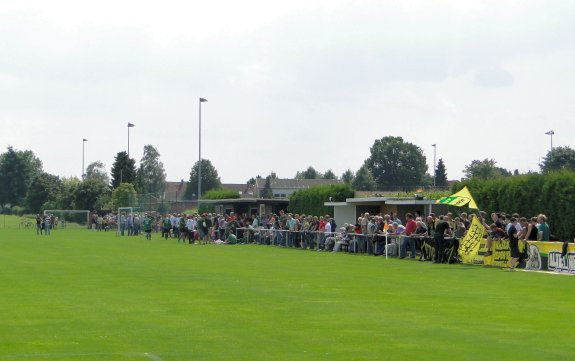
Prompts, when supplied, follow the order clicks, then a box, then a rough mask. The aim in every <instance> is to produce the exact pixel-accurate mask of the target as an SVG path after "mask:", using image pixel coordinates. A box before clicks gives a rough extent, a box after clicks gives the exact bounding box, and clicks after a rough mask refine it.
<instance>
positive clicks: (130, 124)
mask: <svg viewBox="0 0 575 361" xmlns="http://www.w3.org/2000/svg"><path fill="white" fill-rule="evenodd" d="M133 127H134V124H132V123H128V158H130V128H133Z"/></svg>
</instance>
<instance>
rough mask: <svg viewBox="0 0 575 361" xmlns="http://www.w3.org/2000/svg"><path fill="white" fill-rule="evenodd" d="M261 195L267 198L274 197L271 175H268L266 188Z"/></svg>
mask: <svg viewBox="0 0 575 361" xmlns="http://www.w3.org/2000/svg"><path fill="white" fill-rule="evenodd" d="M260 197H262V198H265V199H271V198H273V197H274V195H273V192H272V177H271V175H268V176H267V177H266V182H265V184H264V188H263V189H262V191H261V193H260Z"/></svg>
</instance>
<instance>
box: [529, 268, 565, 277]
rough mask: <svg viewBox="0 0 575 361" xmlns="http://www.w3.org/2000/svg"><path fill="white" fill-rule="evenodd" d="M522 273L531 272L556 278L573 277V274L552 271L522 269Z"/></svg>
mask: <svg viewBox="0 0 575 361" xmlns="http://www.w3.org/2000/svg"><path fill="white" fill-rule="evenodd" d="M522 271H523V272H533V273H544V274H547V275H556V276H574V275H575V274H574V273H567V272H554V271H539V270H530V269H524V270H522Z"/></svg>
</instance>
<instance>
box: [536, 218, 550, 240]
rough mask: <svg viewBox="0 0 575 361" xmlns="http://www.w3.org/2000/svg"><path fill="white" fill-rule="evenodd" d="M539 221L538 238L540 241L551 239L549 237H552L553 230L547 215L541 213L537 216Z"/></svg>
mask: <svg viewBox="0 0 575 361" xmlns="http://www.w3.org/2000/svg"><path fill="white" fill-rule="evenodd" d="M537 222H539V226H538V227H537V229H538V231H539V235H538V237H537V239H538V240H540V241H549V238H550V237H551V230H550V229H549V225H548V224H547V216H545V215H544V214H540V215H539V216H537Z"/></svg>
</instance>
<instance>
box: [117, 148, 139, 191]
mask: <svg viewBox="0 0 575 361" xmlns="http://www.w3.org/2000/svg"><path fill="white" fill-rule="evenodd" d="M111 175H112V184H111V185H112V188H117V187H119V186H120V183H132V184H134V183H135V182H136V161H135V160H134V159H132V158H130V157H128V153H126V152H125V151H122V152H119V153H118V154H116V157H115V159H114V164H113V165H112V172H111Z"/></svg>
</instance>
